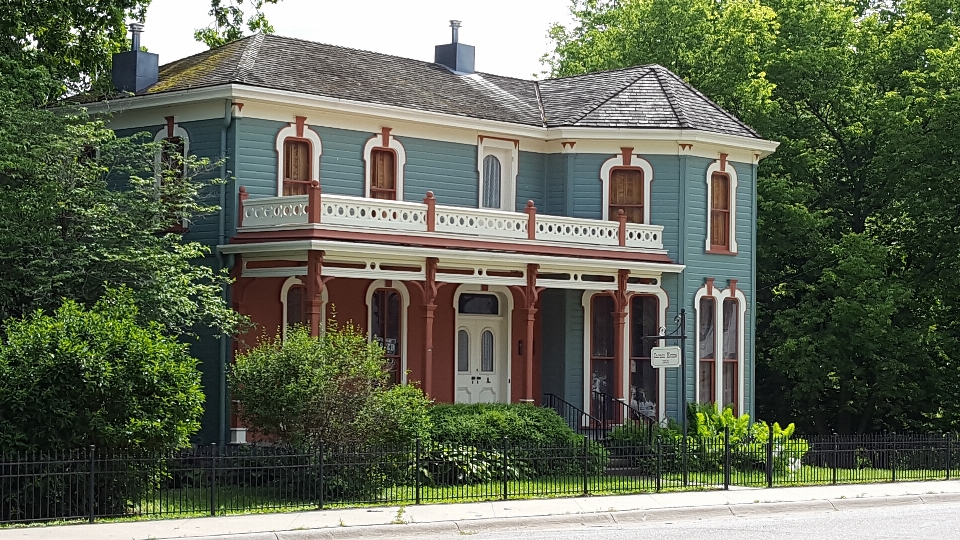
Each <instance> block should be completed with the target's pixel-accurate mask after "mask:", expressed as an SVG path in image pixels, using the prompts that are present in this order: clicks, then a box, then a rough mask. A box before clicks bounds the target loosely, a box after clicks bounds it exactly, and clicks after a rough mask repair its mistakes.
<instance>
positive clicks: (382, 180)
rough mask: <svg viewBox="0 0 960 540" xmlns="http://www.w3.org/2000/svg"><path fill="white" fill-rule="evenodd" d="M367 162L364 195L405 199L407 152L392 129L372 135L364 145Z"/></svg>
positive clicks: (385, 129)
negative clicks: (404, 173)
mask: <svg viewBox="0 0 960 540" xmlns="http://www.w3.org/2000/svg"><path fill="white" fill-rule="evenodd" d="M363 160H364V162H366V164H367V166H366V173H365V174H366V185H365V189H364V195H365V196H367V197H371V198H373V199H386V200H393V201H402V200H403V172H404V168H405V167H406V164H407V152H406V150H405V149H404V148H403V144H401V143H400V141H398V140H397V138H396V137H394V136H393V135H390V129H389V128H384V130H383V133H381V134H380V135H374V136H373V137H371V138H370V139H369V140H368V141H367V143H366V144H365V145H364V147H363Z"/></svg>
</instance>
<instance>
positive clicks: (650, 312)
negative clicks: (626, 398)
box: [630, 295, 660, 420]
mask: <svg viewBox="0 0 960 540" xmlns="http://www.w3.org/2000/svg"><path fill="white" fill-rule="evenodd" d="M659 311H660V310H659V302H658V301H657V298H656V297H655V296H647V295H638V296H634V297H633V299H632V300H631V301H630V342H631V347H630V405H631V406H633V408H634V409H636V410H638V411H640V414H642V415H644V416H646V417H649V418H656V415H657V401H658V393H659V376H658V373H657V370H656V369H654V368H653V366H652V365H650V349H652V348H653V347H654V346H656V344H657V343H656V342H655V341H654V340H651V339H643V336H656V335H659V334H660V332H659V329H658V327H657V322H658V321H659V318H660V315H659ZM631 414H633V413H631ZM634 420H639V418H634Z"/></svg>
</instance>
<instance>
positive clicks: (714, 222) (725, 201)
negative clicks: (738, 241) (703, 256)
mask: <svg viewBox="0 0 960 540" xmlns="http://www.w3.org/2000/svg"><path fill="white" fill-rule="evenodd" d="M710 183H711V186H710V192H711V195H710V197H711V201H710V245H713V246H729V245H730V202H731V201H730V177H729V176H727V175H725V174H721V173H714V174H713V176H712V177H710Z"/></svg>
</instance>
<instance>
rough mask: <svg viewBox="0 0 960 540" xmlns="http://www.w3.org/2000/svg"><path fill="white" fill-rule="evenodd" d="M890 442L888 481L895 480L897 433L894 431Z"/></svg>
mask: <svg viewBox="0 0 960 540" xmlns="http://www.w3.org/2000/svg"><path fill="white" fill-rule="evenodd" d="M892 439H893V440H892V441H891V444H890V481H891V482H896V481H897V434H896V433H894V434H893V437H892Z"/></svg>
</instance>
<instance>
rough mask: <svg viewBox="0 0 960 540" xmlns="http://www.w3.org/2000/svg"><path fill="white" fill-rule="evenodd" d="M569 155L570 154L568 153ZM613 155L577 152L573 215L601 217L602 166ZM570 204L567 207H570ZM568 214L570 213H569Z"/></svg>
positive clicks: (574, 166) (574, 169)
mask: <svg viewBox="0 0 960 540" xmlns="http://www.w3.org/2000/svg"><path fill="white" fill-rule="evenodd" d="M568 155H569V154H568ZM610 157H611V156H610V155H606V154H575V155H574V157H573V191H572V193H571V195H572V196H573V217H578V218H587V219H600V216H602V215H603V214H602V213H601V209H600V207H601V205H602V204H603V199H602V197H603V194H602V189H601V187H602V184H601V183H600V167H601V166H602V165H603V162H604V161H606V160H607V159H609V158H610ZM569 207H570V206H569V204H568V206H567V208H569ZM567 215H570V214H569V213H568V214H567Z"/></svg>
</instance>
